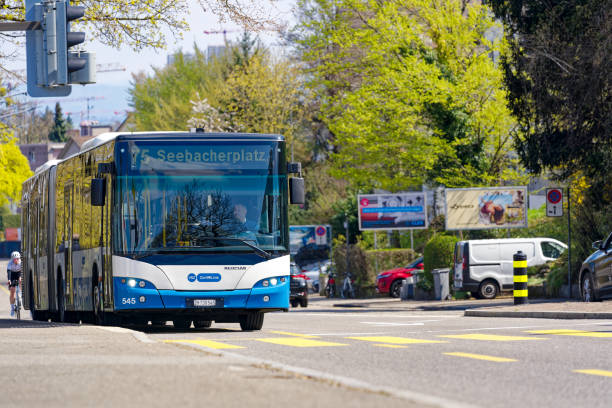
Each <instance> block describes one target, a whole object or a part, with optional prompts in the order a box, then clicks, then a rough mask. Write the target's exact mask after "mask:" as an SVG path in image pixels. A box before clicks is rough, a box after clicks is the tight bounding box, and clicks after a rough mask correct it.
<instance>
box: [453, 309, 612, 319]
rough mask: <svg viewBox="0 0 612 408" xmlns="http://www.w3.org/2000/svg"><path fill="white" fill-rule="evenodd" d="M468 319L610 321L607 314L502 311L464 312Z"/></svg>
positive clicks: (610, 315) (611, 314)
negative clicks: (507, 318)
mask: <svg viewBox="0 0 612 408" xmlns="http://www.w3.org/2000/svg"><path fill="white" fill-rule="evenodd" d="M464 316H469V317H524V318H533V319H612V313H607V312H527V311H523V312H513V311H503V310H466V311H465V313H464Z"/></svg>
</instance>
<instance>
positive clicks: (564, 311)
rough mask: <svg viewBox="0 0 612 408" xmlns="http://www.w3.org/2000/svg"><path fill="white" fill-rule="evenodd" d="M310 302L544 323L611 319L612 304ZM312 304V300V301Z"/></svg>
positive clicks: (387, 300) (562, 301) (560, 301)
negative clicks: (512, 318)
mask: <svg viewBox="0 0 612 408" xmlns="http://www.w3.org/2000/svg"><path fill="white" fill-rule="evenodd" d="M323 299H325V298H321V300H319V301H314V302H312V301H311V304H313V305H316V307H319V306H325V305H327V306H330V305H331V306H333V307H337V308H365V309H375V310H381V311H383V310H384V311H463V312H464V316H470V317H528V318H547V319H612V301H603V302H591V303H585V302H580V301H576V300H568V299H566V298H563V299H530V301H529V302H530V303H529V304H527V305H518V306H515V305H514V299H513V298H512V297H511V296H506V297H500V298H497V299H493V300H482V299H479V300H477V299H470V300H450V301H435V300H432V301H415V300H409V301H404V302H402V301H400V300H399V299H390V298H375V299H350V300H349V299H325V300H323ZM312 300H314V299H312Z"/></svg>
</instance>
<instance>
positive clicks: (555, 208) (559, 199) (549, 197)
mask: <svg viewBox="0 0 612 408" xmlns="http://www.w3.org/2000/svg"><path fill="white" fill-rule="evenodd" d="M546 215H547V216H549V217H562V216H563V191H562V190H561V189H560V188H547V189H546Z"/></svg>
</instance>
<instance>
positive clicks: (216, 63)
mask: <svg viewBox="0 0 612 408" xmlns="http://www.w3.org/2000/svg"><path fill="white" fill-rule="evenodd" d="M228 67H229V63H228V58H227V56H221V57H220V58H210V59H208V58H206V55H205V54H204V52H202V51H201V50H200V49H199V48H198V47H197V46H196V47H194V53H193V55H186V54H184V53H182V52H178V53H176V54H175V55H174V61H173V62H172V63H171V64H169V65H167V66H165V67H163V68H157V69H155V70H154V72H153V74H152V75H150V76H146V75H144V74H138V75H135V76H134V77H133V80H132V84H131V88H130V91H129V92H130V105H131V106H132V107H133V108H134V123H135V126H136V129H137V130H145V131H151V130H186V129H187V122H188V120H189V119H190V118H191V117H192V116H193V112H192V109H193V105H192V103H191V101H198V100H200V99H201V98H203V99H206V100H207V101H208V103H209V104H210V105H211V106H216V101H217V94H218V92H219V90H220V88H221V87H222V86H223V83H224V81H225V78H226V76H227V75H228V70H229V68H228Z"/></svg>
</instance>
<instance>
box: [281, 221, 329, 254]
mask: <svg viewBox="0 0 612 408" xmlns="http://www.w3.org/2000/svg"><path fill="white" fill-rule="evenodd" d="M331 234H332V230H331V225H290V226H289V252H290V253H291V255H295V254H297V253H298V252H299V251H300V249H301V248H303V247H306V246H309V245H310V246H312V245H327V246H331V240H332V237H331Z"/></svg>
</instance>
